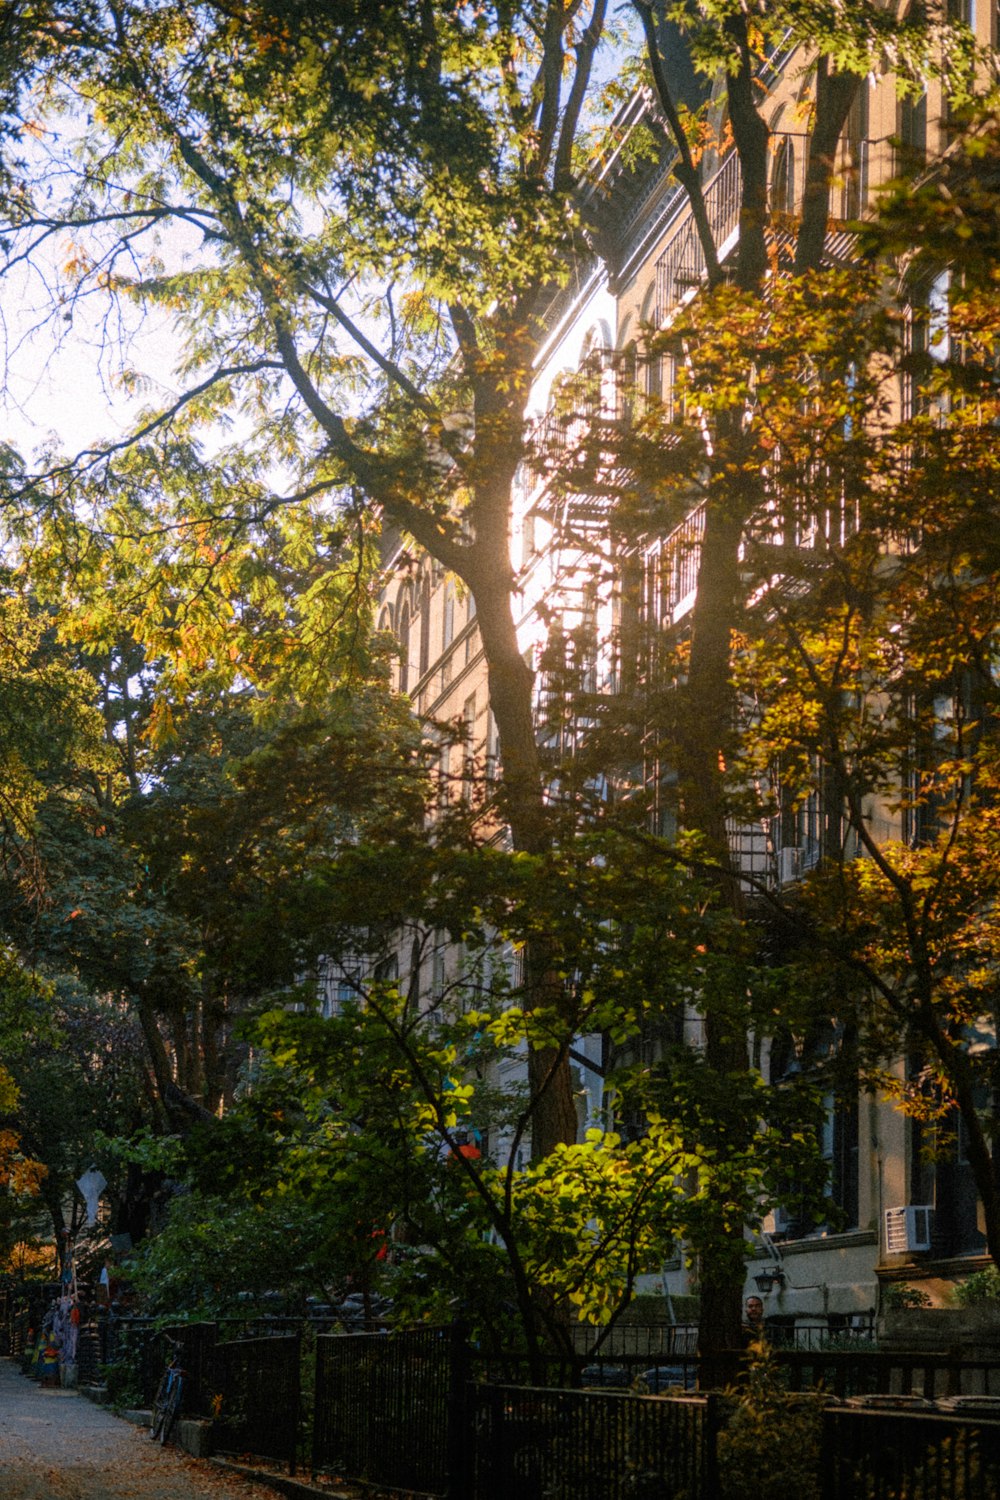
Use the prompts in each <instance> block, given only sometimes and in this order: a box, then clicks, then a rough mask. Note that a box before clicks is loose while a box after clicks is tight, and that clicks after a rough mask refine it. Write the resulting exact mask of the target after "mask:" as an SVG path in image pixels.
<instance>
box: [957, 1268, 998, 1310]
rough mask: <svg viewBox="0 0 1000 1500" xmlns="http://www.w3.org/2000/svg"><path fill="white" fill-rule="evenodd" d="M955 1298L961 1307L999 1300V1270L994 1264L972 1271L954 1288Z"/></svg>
mask: <svg viewBox="0 0 1000 1500" xmlns="http://www.w3.org/2000/svg"><path fill="white" fill-rule="evenodd" d="M955 1299H956V1301H957V1302H958V1303H959V1304H960V1306H962V1307H978V1306H980V1305H981V1304H982V1303H984V1302H1000V1271H998V1270H997V1268H996V1266H987V1267H986V1269H985V1270H983V1271H973V1273H972V1275H971V1276H969V1277H968V1278H967V1279H966V1280H965V1281H960V1282H959V1284H958V1286H957V1287H956V1288H955Z"/></svg>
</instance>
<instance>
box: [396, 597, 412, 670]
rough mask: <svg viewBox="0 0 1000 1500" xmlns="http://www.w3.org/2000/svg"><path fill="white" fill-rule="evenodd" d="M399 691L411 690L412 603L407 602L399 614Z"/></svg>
mask: <svg viewBox="0 0 1000 1500" xmlns="http://www.w3.org/2000/svg"><path fill="white" fill-rule="evenodd" d="M397 634H398V639H399V691H400V692H401V693H406V692H409V689H410V603H409V600H405V601H404V603H403V607H402V609H401V610H400V612H399V630H398V632H397Z"/></svg>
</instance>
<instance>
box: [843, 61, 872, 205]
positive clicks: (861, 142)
mask: <svg viewBox="0 0 1000 1500" xmlns="http://www.w3.org/2000/svg"><path fill="white" fill-rule="evenodd" d="M868 98H869V88H868V84H867V82H862V83H861V84H860V85H859V87H858V92H857V94H856V95H855V97H854V103H853V104H852V105H851V108H850V113H849V114H848V116H847V126H846V129H845V130H844V141H843V156H842V158H841V160H842V163H843V178H844V181H843V186H842V188H841V195H840V217H841V218H842V219H858V218H860V217H861V215H862V214H863V213H864V210H865V205H866V204H867V202H868V165H869V163H868Z"/></svg>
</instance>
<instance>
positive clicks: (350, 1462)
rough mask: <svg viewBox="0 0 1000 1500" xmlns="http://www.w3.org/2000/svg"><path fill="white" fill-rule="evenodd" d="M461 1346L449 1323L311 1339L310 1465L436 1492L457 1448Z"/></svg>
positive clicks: (444, 1483)
mask: <svg viewBox="0 0 1000 1500" xmlns="http://www.w3.org/2000/svg"><path fill="white" fill-rule="evenodd" d="M464 1348H465V1345H464V1340H463V1339H462V1337H461V1334H460V1333H458V1332H457V1331H456V1330H454V1329H448V1328H426V1329H424V1328H421V1329H416V1330H413V1331H409V1332H401V1333H394V1334H377V1333H376V1334H365V1333H349V1334H331V1335H321V1336H320V1337H319V1338H317V1340H316V1395H315V1407H314V1416H313V1445H312V1461H313V1468H314V1469H331V1468H332V1469H336V1470H339V1471H341V1472H343V1473H345V1474H348V1475H350V1477H351V1478H352V1479H359V1480H364V1481H367V1482H369V1483H374V1484H381V1485H388V1486H390V1487H391V1486H395V1487H397V1488H403V1489H416V1490H422V1491H424V1492H426V1493H428V1494H443V1493H444V1492H445V1491H446V1490H447V1489H448V1481H449V1467H450V1463H451V1462H452V1461H453V1458H454V1454H455V1452H456V1447H457V1446H458V1445H457V1439H456V1424H460V1423H461V1412H460V1406H461V1402H460V1400H459V1398H458V1396H457V1391H459V1390H460V1389H461V1388H462V1386H464V1369H463V1364H462V1360H463V1355H464Z"/></svg>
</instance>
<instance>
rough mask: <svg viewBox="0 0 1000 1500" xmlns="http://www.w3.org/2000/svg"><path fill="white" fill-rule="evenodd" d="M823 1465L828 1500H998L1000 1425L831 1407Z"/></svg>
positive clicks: (826, 1422)
mask: <svg viewBox="0 0 1000 1500" xmlns="http://www.w3.org/2000/svg"><path fill="white" fill-rule="evenodd" d="M820 1468H821V1473H822V1486H823V1490H822V1492H823V1500H996V1496H997V1495H1000V1422H998V1421H995V1420H994V1421H990V1420H987V1419H977V1418H975V1417H971V1416H961V1417H960V1416H957V1415H956V1416H944V1415H939V1414H937V1413H926V1414H925V1413H915V1412H889V1411H852V1410H836V1409H834V1410H828V1411H826V1412H825V1413H824V1416H823V1452H822V1461H821V1465H820Z"/></svg>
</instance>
